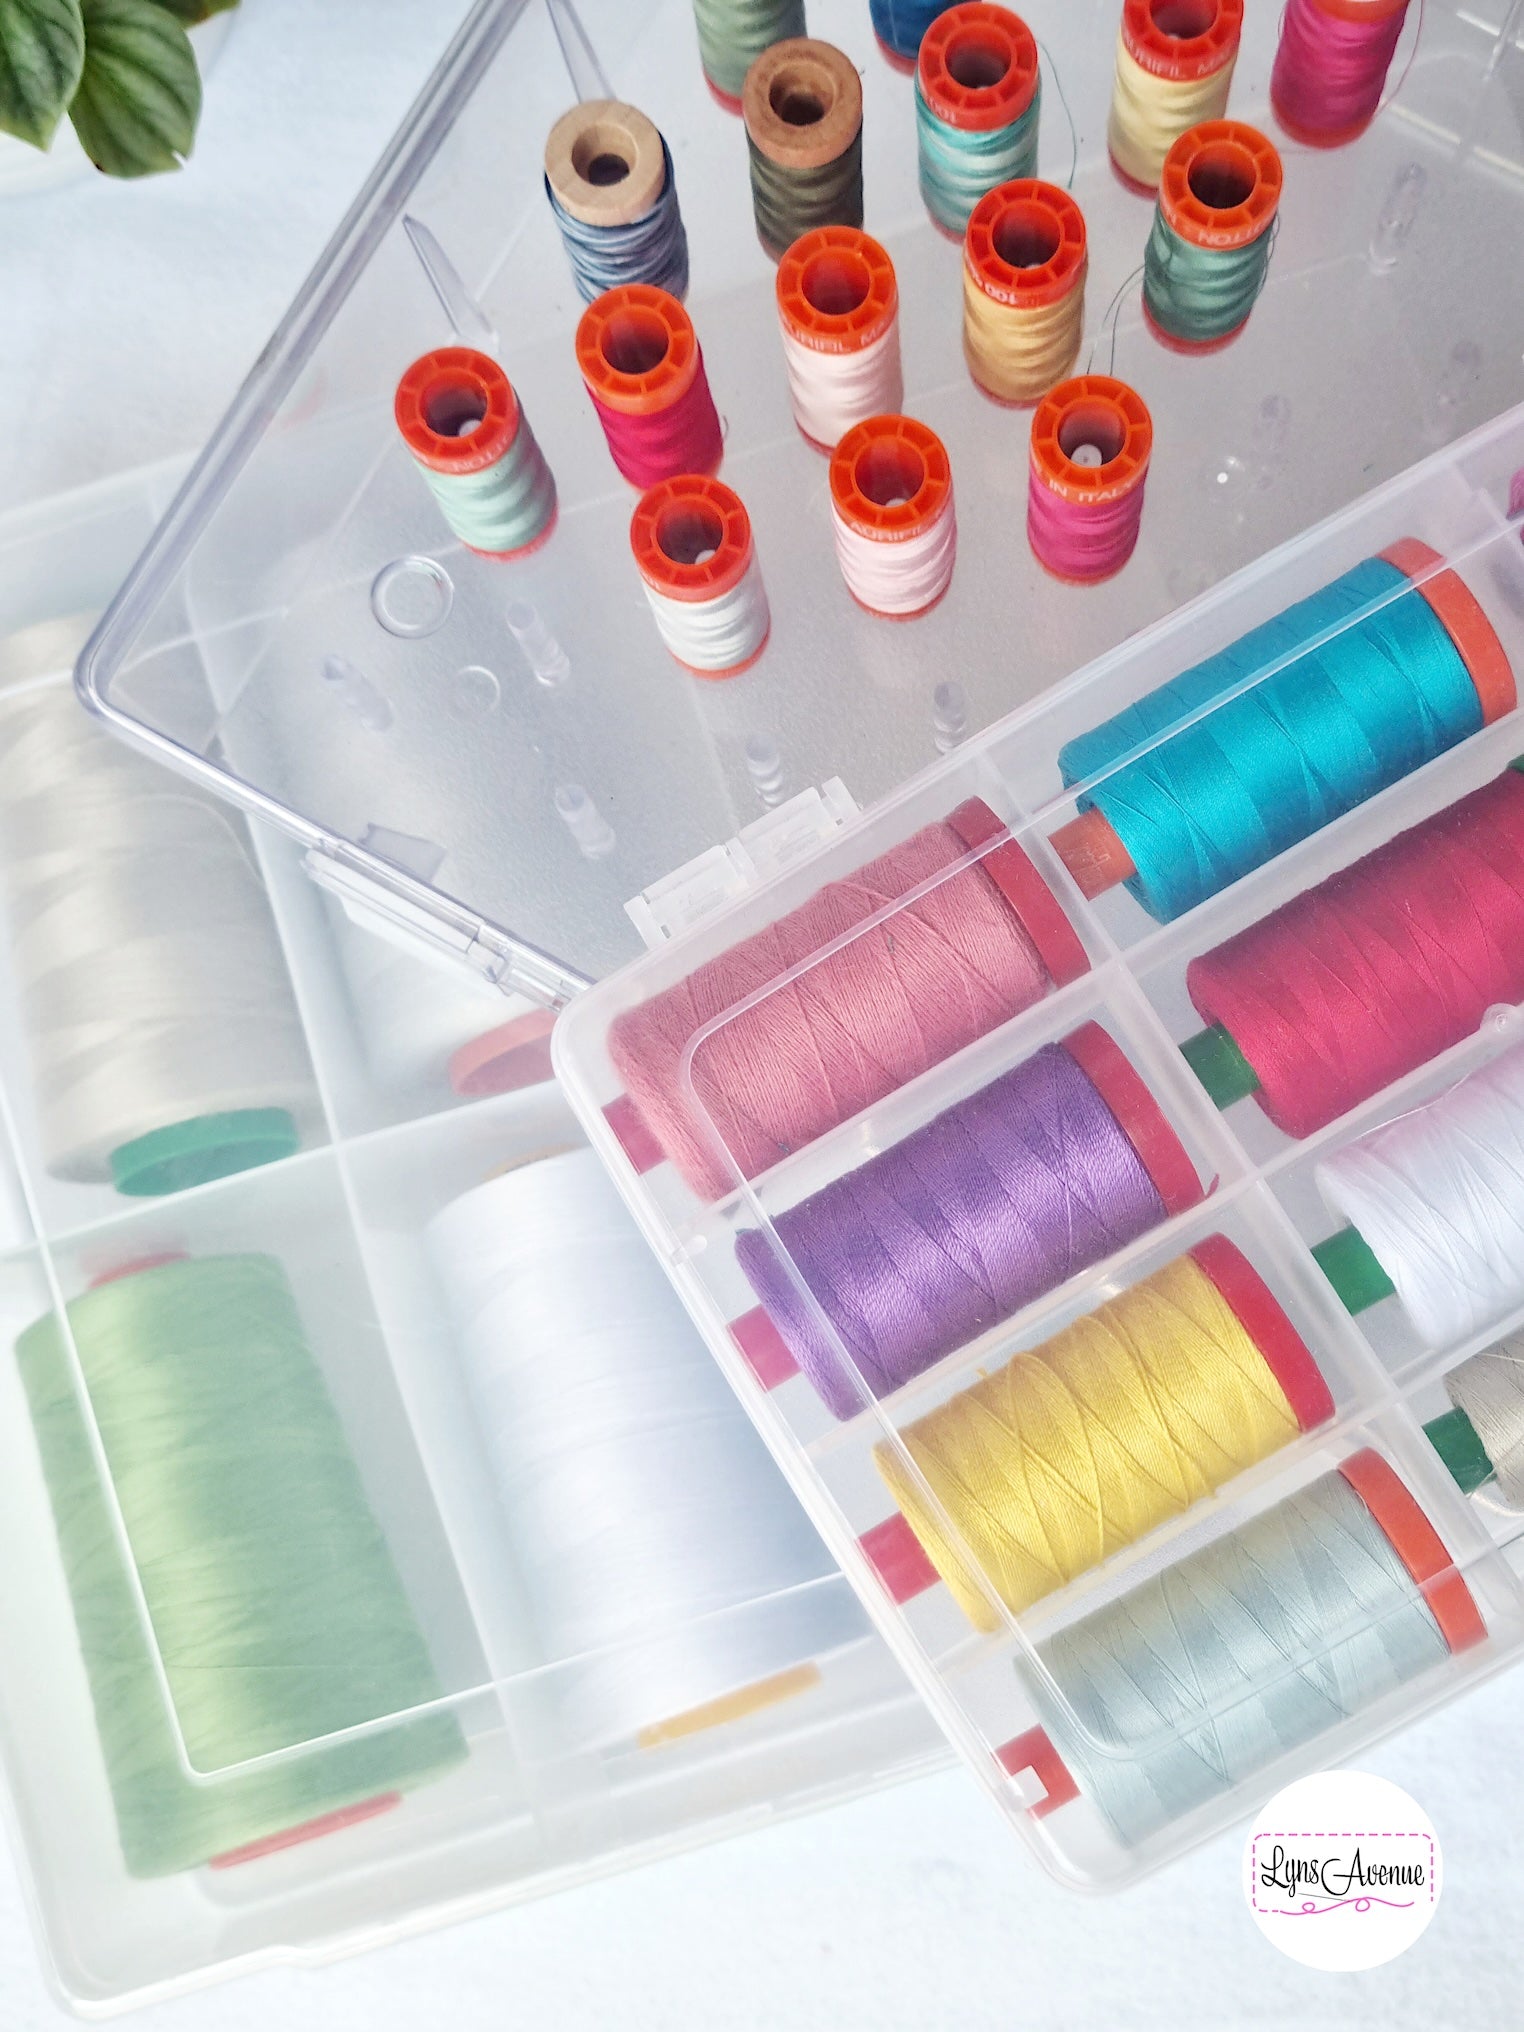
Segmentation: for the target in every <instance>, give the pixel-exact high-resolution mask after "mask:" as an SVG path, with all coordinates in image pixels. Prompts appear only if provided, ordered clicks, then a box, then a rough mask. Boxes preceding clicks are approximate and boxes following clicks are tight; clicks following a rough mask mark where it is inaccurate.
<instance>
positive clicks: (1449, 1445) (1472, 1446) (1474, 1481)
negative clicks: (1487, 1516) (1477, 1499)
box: [1424, 1405, 1492, 1496]
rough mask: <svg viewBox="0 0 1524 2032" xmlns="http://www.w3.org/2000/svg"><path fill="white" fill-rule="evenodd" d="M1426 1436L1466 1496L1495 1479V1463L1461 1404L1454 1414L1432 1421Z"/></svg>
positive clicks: (1428, 1425)
mask: <svg viewBox="0 0 1524 2032" xmlns="http://www.w3.org/2000/svg"><path fill="white" fill-rule="evenodd" d="M1424 1434H1425V1436H1426V1438H1427V1439H1428V1441H1429V1443H1430V1445H1431V1446H1432V1447H1433V1448H1434V1451H1435V1452H1436V1453H1437V1454H1438V1455H1439V1457H1440V1459H1441V1460H1442V1461H1443V1462H1444V1464H1445V1466H1446V1467H1447V1468H1448V1469H1449V1471H1450V1475H1451V1477H1452V1479H1453V1480H1454V1482H1455V1485H1456V1487H1457V1488H1458V1489H1459V1490H1460V1492H1461V1494H1462V1495H1463V1496H1469V1495H1470V1494H1471V1492H1472V1490H1473V1489H1479V1488H1480V1487H1481V1486H1482V1484H1483V1482H1490V1481H1491V1480H1492V1462H1491V1461H1490V1460H1489V1459H1488V1458H1487V1449H1486V1448H1485V1447H1484V1446H1483V1445H1482V1442H1481V1440H1480V1439H1479V1438H1478V1437H1477V1431H1476V1427H1475V1426H1474V1425H1473V1424H1472V1423H1471V1420H1470V1419H1469V1418H1468V1417H1467V1416H1466V1414H1465V1412H1464V1411H1462V1410H1461V1409H1460V1407H1459V1405H1457V1406H1456V1408H1455V1409H1454V1410H1453V1411H1446V1412H1442V1413H1441V1415H1440V1416H1439V1417H1438V1418H1431V1419H1430V1420H1429V1422H1428V1424H1427V1425H1426V1426H1425V1427H1424Z"/></svg>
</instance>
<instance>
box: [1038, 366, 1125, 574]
mask: <svg viewBox="0 0 1524 2032" xmlns="http://www.w3.org/2000/svg"><path fill="white" fill-rule="evenodd" d="M1153 443H1154V425H1153V418H1152V417H1151V416H1150V415H1149V413H1148V405H1147V404H1146V403H1145V402H1144V400H1143V398H1142V396H1141V395H1139V394H1138V393H1137V391H1136V390H1135V389H1132V388H1129V387H1128V386H1127V383H1126V382H1125V381H1116V380H1113V379H1112V377H1111V376H1110V375H1109V374H1082V375H1080V376H1079V377H1078V378H1077V379H1075V380H1073V381H1061V382H1060V383H1059V385H1058V386H1057V387H1056V388H1054V389H1051V390H1050V391H1049V393H1048V394H1047V395H1045V396H1044V397H1043V399H1042V401H1041V402H1040V403H1039V404H1038V405H1037V413H1036V415H1035V416H1034V417H1033V418H1032V441H1031V449H1030V452H1029V468H1030V471H1029V478H1028V486H1027V540H1028V542H1029V543H1030V544H1031V546H1032V555H1033V556H1034V557H1035V558H1036V559H1037V561H1038V563H1039V564H1040V565H1041V566H1042V567H1043V569H1044V570H1045V571H1050V572H1052V574H1053V576H1054V577H1055V578H1060V579H1068V580H1070V581H1072V582H1073V583H1074V584H1076V585H1094V584H1096V583H1097V582H1098V581H1099V580H1101V579H1109V578H1111V577H1113V576H1114V574H1115V573H1117V572H1119V571H1120V570H1121V569H1122V567H1123V565H1124V564H1126V562H1127V560H1128V559H1129V558H1130V557H1131V556H1132V554H1133V551H1134V550H1135V549H1136V548H1137V542H1138V530H1139V528H1140V527H1141V525H1142V520H1143V488H1144V483H1145V482H1146V480H1147V478H1148V461H1149V456H1150V454H1151V452H1152V450H1153Z"/></svg>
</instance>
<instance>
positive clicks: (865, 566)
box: [830, 416, 958, 620]
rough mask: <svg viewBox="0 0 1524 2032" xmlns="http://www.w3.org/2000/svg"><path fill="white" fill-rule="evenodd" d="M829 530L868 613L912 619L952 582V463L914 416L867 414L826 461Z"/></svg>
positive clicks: (934, 436) (849, 584) (840, 561)
mask: <svg viewBox="0 0 1524 2032" xmlns="http://www.w3.org/2000/svg"><path fill="white" fill-rule="evenodd" d="M830 483H831V526H832V530H833V533H834V535H835V539H836V561H837V563H838V564H839V565H840V566H841V575H842V577H843V579H844V580H845V581H846V585H847V590H848V592H850V593H851V595H852V597H853V599H854V600H856V601H857V602H858V604H859V605H860V606H864V607H866V608H867V609H868V611H869V612H870V613H874V614H886V615H888V616H890V617H891V618H892V619H895V620H910V619H911V618H912V617H913V616H915V615H917V614H924V613H925V612H926V611H927V609H928V608H931V607H934V606H935V605H936V603H937V601H938V600H940V599H941V597H942V595H943V594H944V593H945V592H946V591H947V588H948V586H949V585H950V584H951V582H952V574H953V565H954V562H955V561H956V558H957V545H958V518H957V510H956V506H955V504H954V500H953V483H952V465H951V463H950V461H949V459H948V456H947V449H946V447H945V446H944V445H943V443H942V440H941V439H940V438H939V437H938V436H937V434H936V432H935V431H933V430H928V429H927V427H926V425H925V424H924V423H919V422H917V420H916V419H915V418H914V417H911V416H872V417H869V418H868V420H867V421H866V422H865V423H859V424H856V425H854V427H853V428H852V429H851V430H849V431H848V432H847V434H846V436H845V437H844V438H843V439H842V440H841V443H840V444H839V445H838V446H837V447H836V450H835V452H834V454H833V455H832V459H831V472H830Z"/></svg>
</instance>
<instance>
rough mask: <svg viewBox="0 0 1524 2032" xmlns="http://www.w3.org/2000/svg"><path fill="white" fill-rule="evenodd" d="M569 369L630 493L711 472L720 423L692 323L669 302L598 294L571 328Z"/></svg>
mask: <svg viewBox="0 0 1524 2032" xmlns="http://www.w3.org/2000/svg"><path fill="white" fill-rule="evenodd" d="M577 365H578V366H579V367H580V368H581V370H582V378H583V381H584V383H585V384H586V387H587V392H588V395H589V397H590V398H591V400H592V405H593V408H594V410H595V411H596V412H597V416H598V421H599V422H600V423H601V424H602V426H603V434H604V436H605V437H606V438H607V440H608V447H609V451H610V453H611V454H612V455H613V460H614V464H615V465H616V466H617V467H618V468H619V470H620V472H621V473H622V474H623V475H624V477H625V478H626V479H627V480H628V481H629V482H630V484H631V486H633V487H639V488H641V489H642V490H644V489H645V488H647V487H654V486H656V485H657V483H658V482H659V481H662V480H671V479H676V478H677V477H678V475H680V474H712V473H714V472H715V471H716V470H717V469H718V467H719V464H720V460H721V458H722V457H723V456H724V449H725V447H724V439H723V436H722V433H721V430H720V419H719V415H718V412H717V411H716V409H715V406H714V397H713V396H712V395H711V394H710V392H709V382H708V379H707V377H706V375H705V373H704V357H703V354H702V353H701V352H700V350H699V343H698V337H697V334H696V333H695V332H694V329H693V321H692V319H691V318H690V317H689V316H688V313H687V312H686V311H685V310H684V309H683V307H682V305H681V304H680V303H679V302H678V301H677V298H676V297H675V296H672V295H670V294H669V293H668V292H667V291H666V290H664V289H656V288H653V287H652V286H651V284H649V283H644V282H637V283H629V284H626V285H625V286H623V287H621V288H619V289H610V290H606V291H605V292H604V294H603V295H602V296H600V297H598V298H597V299H596V300H595V301H594V302H593V303H590V304H589V305H588V307H587V309H586V310H585V311H584V312H583V313H582V317H581V321H580V322H579V323H578V326H577Z"/></svg>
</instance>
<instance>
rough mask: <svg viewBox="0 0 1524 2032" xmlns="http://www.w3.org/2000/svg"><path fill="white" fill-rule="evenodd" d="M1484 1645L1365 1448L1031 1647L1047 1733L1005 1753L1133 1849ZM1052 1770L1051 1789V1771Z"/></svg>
mask: <svg viewBox="0 0 1524 2032" xmlns="http://www.w3.org/2000/svg"><path fill="white" fill-rule="evenodd" d="M1486 1635H1487V1629H1486V1625H1485V1624H1484V1622H1483V1620H1482V1617H1481V1613H1480V1611H1479V1610H1478V1608H1477V1606H1476V1603H1475V1601H1474V1600H1473V1598H1472V1595H1471V1591H1470V1589H1469V1588H1468V1587H1467V1586H1466V1583H1465V1581H1464V1580H1463V1579H1462V1577H1461V1575H1460V1574H1459V1573H1458V1572H1457V1571H1456V1569H1455V1566H1454V1563H1453V1561H1452V1559H1451V1555H1450V1553H1449V1552H1448V1550H1447V1549H1446V1547H1445V1545H1444V1542H1443V1540H1442V1539H1441V1538H1440V1536H1439V1534H1438V1532H1437V1531H1436V1530H1435V1529H1434V1527H1433V1525H1432V1524H1431V1523H1430V1521H1429V1519H1428V1518H1427V1517H1426V1516H1425V1514H1424V1512H1423V1510H1422V1509H1421V1508H1420V1507H1419V1505H1418V1503H1417V1502H1416V1501H1415V1499H1414V1497H1413V1495H1412V1494H1411V1492H1410V1491H1409V1489H1408V1488H1407V1485H1406V1484H1405V1483H1404V1482H1403V1481H1402V1480H1401V1478H1400V1477H1399V1476H1398V1475H1397V1473H1396V1471H1395V1470H1394V1469H1393V1468H1392V1467H1391V1466H1390V1465H1389V1464H1388V1462H1387V1461H1385V1460H1384V1459H1383V1458H1382V1456H1381V1455H1380V1454H1378V1453H1375V1452H1373V1451H1371V1450H1370V1449H1369V1448H1367V1449H1365V1450H1363V1451H1362V1452H1360V1453H1357V1454H1354V1455H1352V1456H1351V1457H1350V1458H1349V1459H1348V1460H1346V1461H1345V1462H1344V1463H1343V1464H1342V1465H1341V1466H1340V1467H1339V1468H1337V1469H1336V1470H1335V1471H1334V1472H1333V1473H1332V1474H1327V1475H1322V1476H1320V1477H1319V1478H1318V1480H1317V1481H1315V1482H1312V1483H1310V1484H1309V1485H1308V1486H1307V1487H1306V1488H1305V1489H1301V1490H1299V1491H1298V1492H1297V1494H1296V1495H1294V1496H1290V1497H1288V1498H1287V1499H1286V1500H1285V1501H1284V1502H1281V1503H1277V1504H1276V1505H1275V1506H1274V1507H1273V1508H1272V1509H1269V1510H1266V1511H1264V1512H1263V1513H1262V1514H1261V1515H1260V1516H1258V1517H1256V1518H1254V1519H1253V1520H1252V1521H1251V1522H1250V1523H1248V1524H1244V1525H1241V1526H1240V1527H1239V1529H1238V1530H1236V1531H1232V1532H1229V1533H1228V1534H1227V1535H1226V1536H1225V1537H1223V1538H1220V1539H1217V1540H1216V1541H1214V1542H1213V1543H1211V1544H1209V1545H1205V1546H1203V1547H1202V1548H1201V1550H1200V1551H1198V1552H1193V1553H1190V1554H1188V1555H1187V1556H1186V1557H1185V1558H1184V1559H1181V1560H1178V1561H1177V1562H1176V1563H1175V1564H1174V1565H1173V1566H1168V1567H1166V1568H1165V1569H1164V1571H1163V1572H1162V1573H1160V1574H1158V1575H1156V1576H1155V1577H1154V1578H1153V1579H1152V1580H1147V1581H1144V1582H1143V1584H1142V1585H1141V1586H1140V1587H1136V1588H1132V1589H1129V1591H1128V1592H1127V1593H1126V1594H1124V1595H1123V1596H1122V1597H1121V1598H1120V1599H1119V1600H1118V1601H1115V1602H1111V1603H1108V1604H1107V1606H1106V1607H1105V1608H1102V1609H1098V1610H1096V1611H1095V1612H1094V1613H1093V1614H1092V1615H1088V1616H1085V1617H1084V1618H1083V1619H1082V1620H1081V1621H1079V1622H1077V1623H1075V1624H1073V1625H1071V1626H1070V1627H1069V1628H1068V1629H1066V1630H1063V1631H1060V1632H1059V1634H1058V1635H1057V1636H1055V1637H1050V1638H1048V1639H1046V1640H1045V1641H1044V1642H1042V1643H1040V1644H1039V1645H1038V1646H1037V1669H1036V1670H1031V1671H1027V1672H1024V1673H1023V1675H1022V1676H1023V1679H1024V1681H1025V1683H1026V1685H1027V1687H1028V1689H1029V1691H1030V1694H1031V1697H1032V1700H1033V1704H1034V1705H1035V1706H1036V1708H1037V1710H1038V1713H1039V1715H1041V1717H1042V1719H1043V1723H1044V1725H1045V1726H1044V1727H1042V1728H1039V1729H1037V1730H1033V1731H1030V1732H1029V1734H1028V1735H1027V1736H1025V1737H1023V1738H1021V1739H1020V1740H1019V1742H1018V1743H1017V1744H1013V1745H1010V1746H1009V1747H1008V1748H1007V1750H1006V1751H1003V1752H1002V1756H1001V1761H1002V1763H1004V1764H1005V1765H1006V1768H1007V1769H1009V1770H1012V1771H1019V1770H1021V1769H1022V1768H1023V1766H1025V1765H1027V1764H1033V1765H1035V1766H1036V1767H1037V1769H1038V1770H1039V1771H1040V1772H1042V1773H1043V1775H1044V1777H1045V1779H1046V1782H1047V1783H1048V1784H1049V1787H1050V1789H1049V1792H1048V1796H1047V1798H1046V1799H1045V1800H1044V1801H1042V1802H1040V1804H1039V1805H1038V1806H1036V1807H1034V1808H1033V1809H1032V1811H1033V1812H1034V1814H1036V1815H1037V1816H1039V1817H1041V1816H1043V1815H1045V1814H1047V1813H1050V1812H1052V1811H1053V1809H1054V1808H1055V1807H1056V1806H1060V1805H1062V1804H1065V1803H1066V1802H1067V1800H1068V1799H1069V1798H1072V1797H1074V1795H1075V1793H1076V1792H1078V1793H1079V1794H1081V1795H1083V1797H1084V1798H1086V1799H1088V1800H1089V1801H1090V1803H1091V1804H1092V1805H1093V1806H1095V1807H1096V1808H1097V1809H1098V1810H1099V1812H1100V1813H1101V1815H1102V1816H1103V1818H1104V1819H1105V1820H1106V1822H1107V1824H1108V1825H1109V1827H1110V1828H1111V1831H1112V1832H1113V1834H1115V1835H1116V1837H1117V1839H1118V1840H1119V1841H1120V1842H1121V1843H1122V1844H1123V1845H1124V1846H1125V1847H1128V1848H1132V1847H1135V1846H1136V1845H1137V1844H1139V1843H1141V1842H1145V1841H1147V1840H1148V1839H1149V1837H1150V1836H1151V1835H1155V1834H1158V1833H1159V1832H1160V1830H1161V1829H1163V1828H1166V1827H1169V1826H1170V1825H1172V1824H1173V1823H1174V1822H1175V1821H1177V1820H1179V1819H1181V1818H1183V1817H1184V1815H1186V1814H1188V1813H1191V1812H1193V1811H1194V1810H1195V1809H1196V1808H1198V1807H1201V1806H1205V1805H1206V1804H1207V1803H1208V1802H1209V1801H1211V1800H1214V1799H1221V1798H1223V1797H1225V1796H1226V1795H1227V1794H1228V1793H1230V1792H1231V1791H1233V1789H1234V1788H1235V1787H1236V1786H1239V1785H1242V1784H1247V1783H1250V1782H1251V1781H1252V1780H1254V1779H1255V1778H1257V1777H1258V1776H1259V1774H1260V1773H1261V1772H1263V1771H1266V1770H1268V1769H1269V1768H1270V1767H1271V1766H1272V1765H1274V1764H1275V1763H1277V1762H1278V1761H1279V1760H1280V1759H1281V1758H1282V1757H1284V1756H1285V1755H1286V1754H1287V1753H1288V1752H1289V1751H1291V1750H1294V1749H1298V1748H1300V1747H1302V1746H1303V1745H1305V1744H1308V1743H1313V1742H1316V1741H1317V1740H1318V1738H1319V1737H1320V1736H1323V1735H1326V1734H1327V1733H1328V1731H1329V1730H1330V1729H1334V1728H1337V1727H1338V1725H1339V1724H1340V1723H1341V1722H1344V1721H1348V1720H1349V1719H1350V1718H1351V1717H1352V1716H1354V1715H1357V1714H1361V1713H1363V1712H1364V1711H1366V1710H1367V1709H1369V1708H1372V1707H1374V1706H1375V1705H1376V1704H1377V1702H1378V1701H1381V1700H1384V1699H1385V1698H1386V1697H1387V1696H1388V1695H1389V1694H1392V1693H1394V1692H1396V1691H1397V1689H1398V1688H1399V1687H1402V1686H1406V1685H1408V1684H1409V1683H1410V1682H1412V1681H1413V1680H1415V1679H1418V1678H1421V1677H1422V1676H1423V1674H1424V1673H1426V1672H1430V1671H1432V1670H1433V1669H1434V1668H1435V1667H1436V1666H1438V1665H1441V1664H1443V1663H1444V1662H1445V1660H1446V1659H1448V1658H1450V1657H1452V1656H1453V1655H1454V1654H1456V1653H1457V1652H1460V1651H1464V1650H1466V1649H1469V1647H1470V1646H1472V1645H1473V1644H1479V1643H1481V1642H1482V1640H1483V1639H1484V1638H1485V1637H1486ZM1055 1753H1056V1754H1057V1756H1058V1758H1059V1760H1060V1773H1061V1775H1060V1776H1059V1781H1058V1783H1057V1785H1054V1783H1053V1778H1052V1776H1051V1775H1049V1774H1050V1773H1051V1770H1052V1765H1051V1759H1052V1758H1053V1756H1054V1755H1055Z"/></svg>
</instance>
